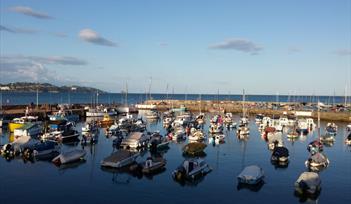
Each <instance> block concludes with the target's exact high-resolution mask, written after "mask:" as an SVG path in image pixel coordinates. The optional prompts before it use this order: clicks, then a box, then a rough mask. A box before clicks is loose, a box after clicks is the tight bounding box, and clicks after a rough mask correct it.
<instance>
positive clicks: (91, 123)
mask: <svg viewBox="0 0 351 204" xmlns="http://www.w3.org/2000/svg"><path fill="white" fill-rule="evenodd" d="M89 111H90V114H89V115H94V114H93V111H92V110H90V109H89ZM100 111H101V110H100ZM102 111H103V112H104V114H103V115H102V116H101V115H99V117H102V119H100V120H95V119H91V120H88V121H87V122H85V123H84V125H83V126H82V128H81V130H80V131H79V130H77V129H76V127H75V122H76V121H77V119H76V118H75V117H73V116H72V114H69V115H70V116H69V117H68V115H67V114H66V113H64V112H58V113H56V114H54V115H51V116H49V119H48V120H47V121H44V122H41V121H38V118H36V117H31V116H25V117H22V118H16V119H14V120H13V121H12V122H11V123H10V124H9V131H10V132H14V135H15V139H14V141H12V142H10V143H8V144H4V145H2V147H1V153H2V155H3V156H4V157H5V158H7V159H11V158H13V157H16V156H18V155H21V156H23V157H24V158H27V159H31V158H32V159H33V158H35V159H41V158H43V157H44V158H46V159H47V158H49V159H50V160H51V161H52V162H53V163H54V164H56V165H64V164H68V163H72V162H77V161H81V160H82V159H84V157H85V155H86V151H85V150H84V149H72V150H70V151H61V149H60V144H61V143H67V142H71V141H80V142H81V144H82V145H87V144H90V145H94V144H96V143H97V142H98V139H99V135H100V129H101V128H105V135H106V137H108V138H110V139H111V140H112V146H113V153H112V154H110V155H107V156H106V157H105V158H104V159H103V160H102V161H101V163H100V165H101V167H102V168H107V169H109V168H112V169H122V168H123V169H127V170H128V171H132V172H135V171H138V172H141V173H142V174H146V175H150V174H155V173H157V172H160V171H163V170H164V169H165V167H166V165H167V161H166V159H164V158H163V157H164V154H165V153H166V152H167V149H168V148H169V144H170V143H171V142H172V141H174V142H179V141H182V142H186V144H184V146H183V155H184V157H185V160H184V161H183V162H182V163H181V164H180V166H179V167H177V168H176V169H175V170H174V171H173V172H172V178H173V179H175V180H177V181H180V182H185V181H187V182H192V181H194V180H196V179H198V178H201V177H203V176H205V175H206V174H208V173H209V172H210V171H211V170H212V168H211V167H210V165H209V164H207V163H206V161H205V160H204V156H205V155H206V154H205V152H204V150H205V148H206V147H207V144H213V145H219V144H221V143H224V142H225V138H226V136H225V134H224V131H225V129H236V135H237V138H238V139H239V140H247V139H248V137H249V135H250V120H249V118H248V117H247V116H246V112H245V110H243V116H242V117H241V118H240V120H239V122H238V123H236V122H235V120H234V117H233V115H232V113H225V114H222V115H220V114H218V115H213V116H212V117H211V118H210V120H209V129H208V133H207V132H205V131H204V124H205V123H206V119H207V117H206V116H205V114H203V113H201V112H200V113H199V114H197V115H194V114H192V113H191V112H187V111H184V109H180V110H169V111H167V112H164V113H163V114H160V113H159V112H157V111H155V110H152V111H149V112H146V113H145V114H144V116H143V117H139V118H136V117H134V116H133V115H130V114H126V115H124V116H122V117H119V119H118V120H117V119H116V118H114V117H113V115H114V114H112V112H111V113H109V112H108V111H112V110H107V109H106V110H102ZM87 113H88V112H87ZM96 113H97V112H96ZM87 116H88V115H87ZM159 118H162V123H163V127H164V128H165V129H166V132H167V133H166V134H165V135H161V134H160V132H159V131H156V132H148V131H147V124H148V123H147V121H153V120H158V119H159ZM145 119H146V121H145ZM255 120H256V123H257V126H258V129H259V130H260V132H261V136H262V138H263V139H264V141H266V143H267V147H268V149H269V151H270V152H271V162H272V164H274V165H276V166H277V167H286V166H287V165H288V163H289V150H288V149H287V148H286V147H285V146H284V142H283V139H282V135H283V134H282V133H283V132H284V131H286V132H287V137H288V139H294V138H297V137H305V136H306V134H308V133H309V132H311V131H313V129H314V128H315V127H316V125H315V123H314V122H313V119H312V118H300V119H296V118H293V117H290V116H289V117H288V116H284V117H268V116H264V115H261V114H260V115H257V116H256V118H255ZM318 128H319V125H318ZM348 128H349V129H348V130H349V135H348V137H347V138H346V140H345V142H346V143H347V144H350V145H351V127H348ZM337 131H338V128H337V126H336V124H334V123H328V124H327V126H326V128H325V134H324V135H322V136H320V135H319V137H318V139H317V140H315V141H313V142H311V143H310V144H309V145H308V147H307V150H308V152H309V154H310V155H309V157H308V159H307V160H306V162H305V165H306V167H307V168H308V170H309V171H307V172H303V173H302V174H301V175H300V176H299V178H298V179H297V181H296V182H295V188H296V192H297V193H298V194H303V195H305V194H308V195H316V194H318V192H319V191H320V185H321V180H320V178H319V174H318V172H320V171H321V170H323V169H325V168H327V167H328V165H329V160H328V158H327V157H326V155H325V154H323V145H325V144H326V143H330V142H334V141H335V136H336V135H337ZM145 152H148V153H149V156H148V157H147V158H146V160H144V161H141V162H140V159H139V158H140V157H139V156H140V155H141V154H145ZM138 159H139V160H138ZM264 177H265V176H264V171H263V169H262V168H261V167H259V166H257V165H250V166H247V167H245V168H244V169H243V170H242V172H240V174H239V175H238V176H237V180H238V184H239V185H250V186H255V185H262V183H264Z"/></svg>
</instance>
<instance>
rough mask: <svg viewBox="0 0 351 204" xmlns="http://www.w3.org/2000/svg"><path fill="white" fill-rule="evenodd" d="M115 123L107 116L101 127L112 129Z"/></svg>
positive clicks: (100, 122) (101, 122)
mask: <svg viewBox="0 0 351 204" xmlns="http://www.w3.org/2000/svg"><path fill="white" fill-rule="evenodd" d="M113 123H114V120H113V119H112V118H111V117H110V116H109V115H108V114H105V115H104V118H103V119H102V120H101V121H99V124H100V126H101V127H103V128H105V127H110V126H111V125H112V124H113Z"/></svg>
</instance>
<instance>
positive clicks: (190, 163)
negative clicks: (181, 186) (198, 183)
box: [172, 159, 211, 181]
mask: <svg viewBox="0 0 351 204" xmlns="http://www.w3.org/2000/svg"><path fill="white" fill-rule="evenodd" d="M210 171H211V168H210V166H209V165H208V164H207V163H206V162H205V161H204V160H203V159H187V160H185V161H183V163H182V164H181V165H180V166H179V167H178V168H177V169H176V170H174V171H173V172H172V177H173V179H175V180H177V181H182V180H185V179H187V180H195V179H197V178H199V177H202V176H204V175H206V174H207V173H209V172H210Z"/></svg>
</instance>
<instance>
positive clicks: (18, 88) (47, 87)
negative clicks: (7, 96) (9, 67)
mask: <svg viewBox="0 0 351 204" xmlns="http://www.w3.org/2000/svg"><path fill="white" fill-rule="evenodd" d="M0 89H1V91H13V92H36V91H37V90H38V91H39V92H69V91H75V92H81V93H88V92H89V93H91V92H97V91H98V92H99V93H106V92H105V91H102V90H99V89H96V88H91V87H84V86H55V85H52V84H49V83H39V84H38V83H31V82H16V83H9V84H0Z"/></svg>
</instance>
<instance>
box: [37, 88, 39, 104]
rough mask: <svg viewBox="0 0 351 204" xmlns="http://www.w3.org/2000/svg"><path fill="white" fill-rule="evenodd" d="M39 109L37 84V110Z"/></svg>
mask: <svg viewBox="0 0 351 204" xmlns="http://www.w3.org/2000/svg"><path fill="white" fill-rule="evenodd" d="M38 107H39V91H38V84H37V109H38Z"/></svg>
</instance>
